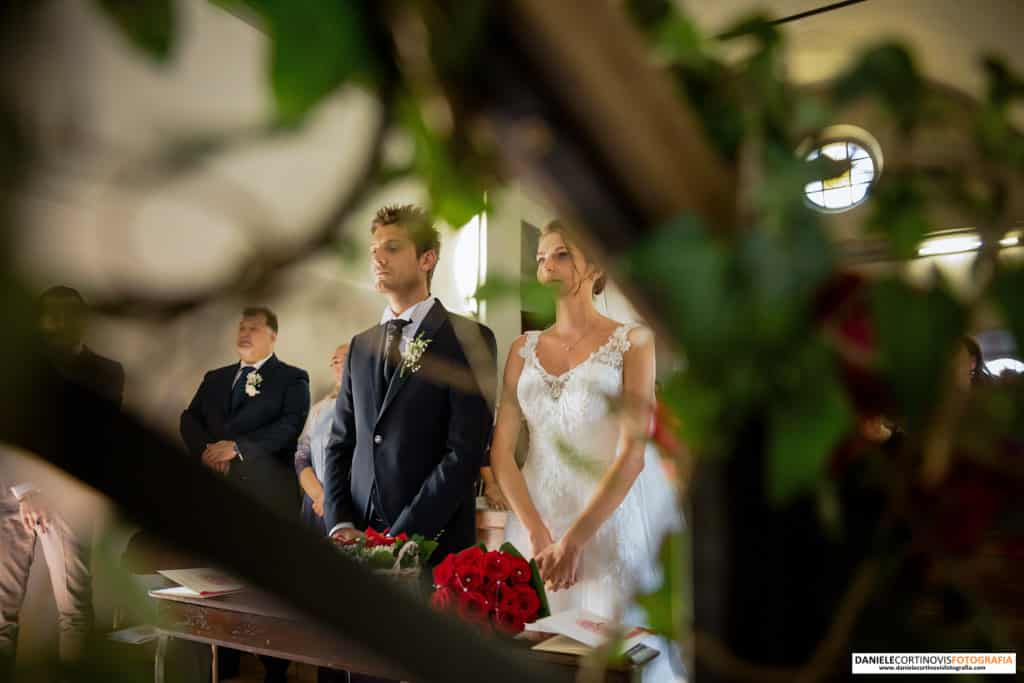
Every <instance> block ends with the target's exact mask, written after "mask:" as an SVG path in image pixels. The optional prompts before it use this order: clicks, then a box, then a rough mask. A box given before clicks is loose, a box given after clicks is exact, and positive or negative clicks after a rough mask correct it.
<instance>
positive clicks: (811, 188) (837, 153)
mask: <svg viewBox="0 0 1024 683" xmlns="http://www.w3.org/2000/svg"><path fill="white" fill-rule="evenodd" d="M819 140H824V142H819V143H818V144H817V146H815V147H814V148H812V149H811V150H810V151H807V147H804V153H803V154H804V158H805V159H806V160H807V161H813V160H814V159H817V158H819V157H820V156H822V155H825V156H826V157H828V158H830V159H834V160H836V161H847V160H849V162H850V168H849V170H848V171H846V172H845V173H843V174H842V175H840V176H837V177H835V178H821V179H819V180H814V181H811V182H809V183H807V185H806V186H805V187H804V196H805V197H806V198H807V201H808V202H810V203H811V205H812V206H814V207H815V208H817V209H820V210H822V211H827V212H839V211H846V210H847V209H852V208H853V207H855V206H857V205H859V204H861V203H863V202H864V201H865V200H866V199H867V197H868V194H869V193H870V190H871V186H872V185H873V184H874V182H875V180H876V179H877V178H878V175H879V173H880V172H881V170H882V154H881V149H880V148H879V146H878V143H877V142H876V141H875V139H874V138H873V137H871V135H870V134H868V132H867V131H865V130H863V129H860V128H857V127H855V126H849V125H838V126H831V127H829V128H828V129H826V130H825V131H822V136H821V137H820V138H819ZM808 146H810V145H808Z"/></svg>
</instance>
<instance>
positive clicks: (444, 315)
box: [377, 299, 448, 422]
mask: <svg viewBox="0 0 1024 683" xmlns="http://www.w3.org/2000/svg"><path fill="white" fill-rule="evenodd" d="M446 322H448V310H447V309H446V308H445V307H444V306H443V305H441V300H440V299H435V301H434V305H433V306H432V307H431V309H430V312H429V313H427V317H426V318H424V319H423V322H422V323H420V326H419V329H417V330H416V335H415V337H419V336H420V335H423V338H424V339H430V340H433V339H435V337H436V335H437V333H438V332H439V331H440V329H441V327H442V326H444V324H445V323H446ZM415 337H414V338H415ZM432 346H433V344H431V345H429V346H427V350H426V352H425V353H424V357H426V356H428V355H430V352H431V350H432ZM403 375H404V376H403ZM412 375H413V373H411V372H405V373H403V372H402V371H401V369H399V370H398V371H396V372H395V374H394V376H393V377H392V378H391V384H389V385H388V388H387V393H386V394H385V395H384V402H383V403H381V404H380V410H378V411H377V422H380V419H381V417H383V416H384V412H385V411H386V410H387V409H388V406H390V405H391V404H392V403H393V402H394V400H395V397H396V396H398V393H399V392H400V391H401V390H402V388H403V387H405V385H406V384H407V383H408V382H409V380H410V379H412ZM381 384H383V382H381Z"/></svg>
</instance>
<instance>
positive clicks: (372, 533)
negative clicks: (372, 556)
mask: <svg viewBox="0 0 1024 683" xmlns="http://www.w3.org/2000/svg"><path fill="white" fill-rule="evenodd" d="M394 544H395V539H393V538H391V537H390V536H387V535H385V534H382V533H380V532H379V531H377V530H376V529H373V528H367V529H366V547H367V548H376V547H377V546H380V545H394Z"/></svg>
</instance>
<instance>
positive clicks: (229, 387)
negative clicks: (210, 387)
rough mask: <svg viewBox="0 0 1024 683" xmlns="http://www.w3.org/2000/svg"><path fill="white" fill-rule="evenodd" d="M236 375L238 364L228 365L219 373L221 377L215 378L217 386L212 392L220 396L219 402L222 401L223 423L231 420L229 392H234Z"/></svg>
mask: <svg viewBox="0 0 1024 683" xmlns="http://www.w3.org/2000/svg"><path fill="white" fill-rule="evenodd" d="M237 374H238V363H235V364H234V365H229V366H228V367H226V368H224V370H223V371H222V372H221V376H220V377H218V378H217V384H216V386H215V387H214V390H215V391H216V392H217V393H218V394H220V397H221V400H222V401H224V421H225V422H227V421H228V420H230V419H231V392H232V391H233V390H234V379H235V375H237Z"/></svg>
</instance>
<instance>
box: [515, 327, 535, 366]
mask: <svg viewBox="0 0 1024 683" xmlns="http://www.w3.org/2000/svg"><path fill="white" fill-rule="evenodd" d="M538 337H540V332H538V331H537V330H530V331H529V332H527V333H526V342H525V343H524V344H523V345H522V346H520V347H519V357H520V358H523V359H528V358H529V357H530V355H531V354H532V353H533V349H534V348H535V347H536V346H537V338H538Z"/></svg>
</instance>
